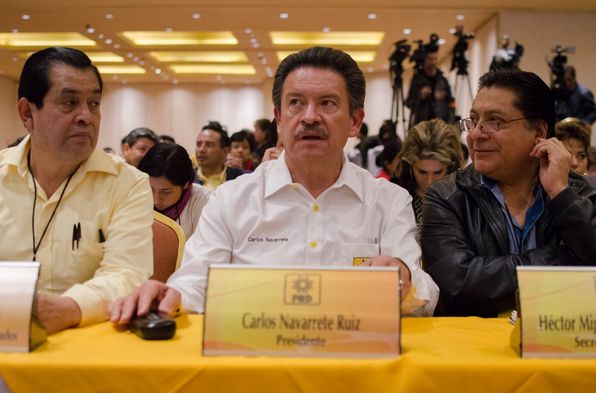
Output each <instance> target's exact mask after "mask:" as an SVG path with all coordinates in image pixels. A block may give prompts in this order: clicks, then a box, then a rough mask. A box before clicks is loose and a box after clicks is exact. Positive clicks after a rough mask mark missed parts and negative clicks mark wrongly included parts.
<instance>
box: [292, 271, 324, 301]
mask: <svg viewBox="0 0 596 393" xmlns="http://www.w3.org/2000/svg"><path fill="white" fill-rule="evenodd" d="M284 292H285V296H284V303H285V304H293V305H318V304H321V276H320V275H318V274H286V282H285V287H284Z"/></svg>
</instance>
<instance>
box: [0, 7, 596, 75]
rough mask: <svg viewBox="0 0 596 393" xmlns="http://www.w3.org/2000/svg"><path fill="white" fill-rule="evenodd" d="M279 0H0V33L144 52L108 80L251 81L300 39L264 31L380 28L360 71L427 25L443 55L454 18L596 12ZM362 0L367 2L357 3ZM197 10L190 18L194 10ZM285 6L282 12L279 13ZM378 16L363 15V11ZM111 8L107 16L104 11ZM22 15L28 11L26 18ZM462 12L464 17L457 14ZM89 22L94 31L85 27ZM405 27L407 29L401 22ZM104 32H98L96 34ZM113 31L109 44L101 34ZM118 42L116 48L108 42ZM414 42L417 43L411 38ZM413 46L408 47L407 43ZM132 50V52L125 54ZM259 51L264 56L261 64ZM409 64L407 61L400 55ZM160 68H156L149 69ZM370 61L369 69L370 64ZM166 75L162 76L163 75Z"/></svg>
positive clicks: (3, 68)
mask: <svg viewBox="0 0 596 393" xmlns="http://www.w3.org/2000/svg"><path fill="white" fill-rule="evenodd" d="M287 3H288V2H287V1H285V0H258V1H255V2H251V3H250V4H249V3H247V2H246V1H240V0H202V1H201V2H200V5H197V1H196V0H174V1H171V2H168V1H165V0H128V1H127V2H126V5H123V2H121V1H117V0H45V1H42V0H2V2H1V3H0V33H10V32H12V31H13V30H14V29H16V30H18V31H19V32H79V33H81V34H83V35H85V36H86V37H89V38H91V39H93V40H95V41H97V43H98V45H97V46H96V47H94V48H93V49H84V48H81V49H84V50H85V51H88V52H89V51H112V52H114V53H117V54H119V55H121V56H123V57H125V59H126V60H125V64H138V61H134V60H133V59H134V57H138V58H139V59H145V64H144V65H143V67H144V68H145V69H146V70H147V73H146V74H144V75H134V76H132V75H127V76H124V75H118V76H117V79H114V76H112V75H106V76H104V79H105V81H106V82H107V83H123V81H124V80H126V82H127V83H173V82H172V81H173V80H174V79H176V80H178V81H179V83H222V82H225V83H243V84H244V83H250V84H260V83H263V82H264V81H265V80H267V79H268V78H269V77H268V76H267V73H266V67H270V68H271V69H272V70H273V71H275V69H276V68H277V65H278V64H279V62H278V60H277V57H276V54H275V53H276V51H277V50H298V49H303V47H295V46H282V47H279V46H274V45H273V44H272V42H271V39H270V37H269V32H270V31H314V32H321V31H322V30H323V28H330V29H331V31H382V32H385V38H384V40H383V42H382V43H381V44H380V45H379V46H378V47H376V48H375V49H374V50H376V52H377V56H376V58H375V60H374V61H373V62H372V63H362V64H361V67H362V69H363V70H364V71H365V72H386V69H385V68H384V66H385V67H386V64H387V63H388V61H387V58H388V57H389V55H390V54H391V53H392V52H393V49H394V46H393V43H394V42H396V41H399V40H401V39H408V41H409V43H412V42H413V41H416V40H421V39H422V40H424V41H425V42H427V41H428V39H429V36H430V34H431V33H436V34H438V35H439V37H440V38H443V39H445V41H446V43H445V44H444V45H442V47H441V50H440V55H441V57H442V58H446V57H447V56H448V55H449V52H450V51H451V49H452V48H453V45H454V44H455V42H456V40H457V38H456V37H455V36H453V35H452V34H450V33H449V30H450V29H452V28H454V27H455V26H456V25H458V24H463V25H464V32H472V31H475V30H477V29H478V28H479V27H480V26H482V25H483V24H484V23H485V22H486V21H487V20H489V19H490V18H492V17H493V16H494V15H495V14H496V13H498V12H499V11H516V10H519V11H533V10H535V11H561V12H563V11H576V12H577V11H585V12H596V1H594V0H567V1H560V0H484V1H478V0H474V1H472V0H452V1H449V2H447V1H444V0H369V1H366V2H363V1H362V0H303V1H302V2H301V3H300V6H287V5H285V4H287ZM363 3H366V4H367V5H366V6H363ZM197 13H198V14H200V15H201V17H200V18H198V19H193V17H192V15H193V14H197ZM281 13H287V14H288V18H287V19H281V18H280V14H281ZM373 13H374V14H376V15H377V18H376V19H369V17H368V15H369V14H373ZM107 14H112V15H113V18H112V19H108V18H106V15H107ZM22 15H30V18H29V19H28V20H24V19H23V18H22ZM458 15H463V16H464V20H462V21H460V20H458V19H457V16H458ZM87 25H89V26H91V27H93V28H94V29H95V32H94V33H92V34H89V33H87V31H86V30H87V28H86V27H87ZM168 28H171V29H173V30H174V31H231V32H232V33H233V34H234V35H235V36H236V38H237V39H238V41H239V43H238V45H235V46H215V47H214V46H209V47H205V46H202V47H199V46H191V47H188V46H184V47H181V46H178V47H172V48H164V47H163V46H158V47H148V48H147V47H143V48H139V47H135V46H134V45H132V44H131V43H129V42H128V41H126V40H124V39H122V38H120V37H119V35H118V33H119V32H122V31H165V30H166V29H168ZM406 28H409V29H411V31H412V32H411V34H409V35H406V34H404V33H403V30H404V29H406ZM246 29H251V30H252V34H253V35H254V38H256V39H257V42H258V44H259V47H258V48H254V47H253V44H252V43H251V42H250V39H251V38H253V37H252V36H251V35H250V34H247V33H246V32H245V31H246ZM99 34H103V35H104V38H103V39H101V40H100V39H99V38H98V35H99ZM108 38H109V39H111V40H112V43H111V44H110V45H107V44H105V39H108ZM115 44H118V45H120V47H119V48H118V49H115V48H114V45H115ZM412 47H413V49H414V48H415V47H416V45H412ZM338 48H339V49H344V50H370V47H348V46H343V47H338ZM38 49H40V48H19V49H18V50H17V49H7V48H3V47H0V75H2V76H4V77H7V78H10V79H13V80H15V81H16V80H18V78H19V75H20V72H21V69H22V67H23V64H24V61H25V59H24V58H23V57H21V56H19V54H20V53H23V52H28V51H35V50H38ZM413 49H412V50H413ZM152 50H160V51H164V50H177V51H197V50H209V51H212V50H225V51H238V50H240V51H244V52H245V53H246V54H247V56H248V59H249V64H252V65H253V66H254V67H255V68H256V70H257V73H256V75H250V76H239V75H224V76H222V77H221V78H219V79H218V78H217V75H176V74H175V73H174V72H173V71H172V70H171V69H170V68H168V65H167V64H163V63H159V62H157V61H156V60H154V59H152V58H151V57H150V56H148V55H147V53H148V52H149V51H152ZM130 53H132V57H131V58H129V57H127V56H128V54H130ZM259 54H261V55H262V56H263V57H264V58H265V59H266V61H267V64H262V61H261V58H260V57H259ZM404 66H406V68H409V67H410V65H409V63H407V60H406V62H404ZM152 67H153V69H155V68H160V69H162V70H163V72H162V74H161V75H157V74H156V73H155V72H154V71H153V70H152ZM369 68H370V69H371V70H369ZM164 75H165V76H167V79H165V77H164Z"/></svg>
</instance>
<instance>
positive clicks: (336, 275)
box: [203, 264, 401, 358]
mask: <svg viewBox="0 0 596 393" xmlns="http://www.w3.org/2000/svg"><path fill="white" fill-rule="evenodd" d="M400 311H401V310H400V291H399V270H398V269H397V268H396V267H367V268H353V267H324V268H320V267H319V268H316V267H306V266H305V267H283V268H282V267H275V266H274V267H272V266H255V265H231V264H226V265H211V266H210V269H209V277H208V283H207V294H206V299H205V325H204V326H205V327H204V336H203V354H204V355H221V356H229V355H239V356H290V357H344V358H390V357H397V356H399V354H400Z"/></svg>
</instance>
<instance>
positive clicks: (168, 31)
mask: <svg viewBox="0 0 596 393" xmlns="http://www.w3.org/2000/svg"><path fill="white" fill-rule="evenodd" d="M173 31H174V29H172V28H171V27H168V28H167V29H166V33H171V32H173Z"/></svg>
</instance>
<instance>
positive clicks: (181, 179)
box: [138, 143, 212, 239]
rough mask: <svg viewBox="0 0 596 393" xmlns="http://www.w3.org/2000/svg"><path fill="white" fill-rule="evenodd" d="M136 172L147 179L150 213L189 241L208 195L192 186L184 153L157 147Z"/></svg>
mask: <svg viewBox="0 0 596 393" xmlns="http://www.w3.org/2000/svg"><path fill="white" fill-rule="evenodd" d="M138 169H139V170H140V171H142V172H145V173H146V174H148V175H149V183H150V184H151V191H152V192H153V206H154V209H155V210H156V211H158V212H160V213H161V214H163V215H165V216H167V217H169V218H171V219H172V220H174V221H176V222H177V223H178V224H179V225H180V226H181V227H182V230H183V231H184V235H185V236H186V239H188V238H190V236H191V235H192V234H193V233H194V231H195V229H196V227H197V223H198V222H199V217H200V216H201V211H202V210H203V207H204V206H205V205H206V204H207V201H208V200H209V196H210V195H211V192H212V191H211V190H209V189H208V188H207V187H203V186H201V185H199V184H196V183H193V179H194V172H193V170H192V161H191V160H190V157H189V156H188V153H187V152H186V150H185V149H184V148H183V147H182V146H180V145H177V144H175V143H158V144H157V145H155V146H153V147H152V148H151V149H149V151H147V154H145V156H144V157H143V158H142V159H141V162H139V166H138Z"/></svg>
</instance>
